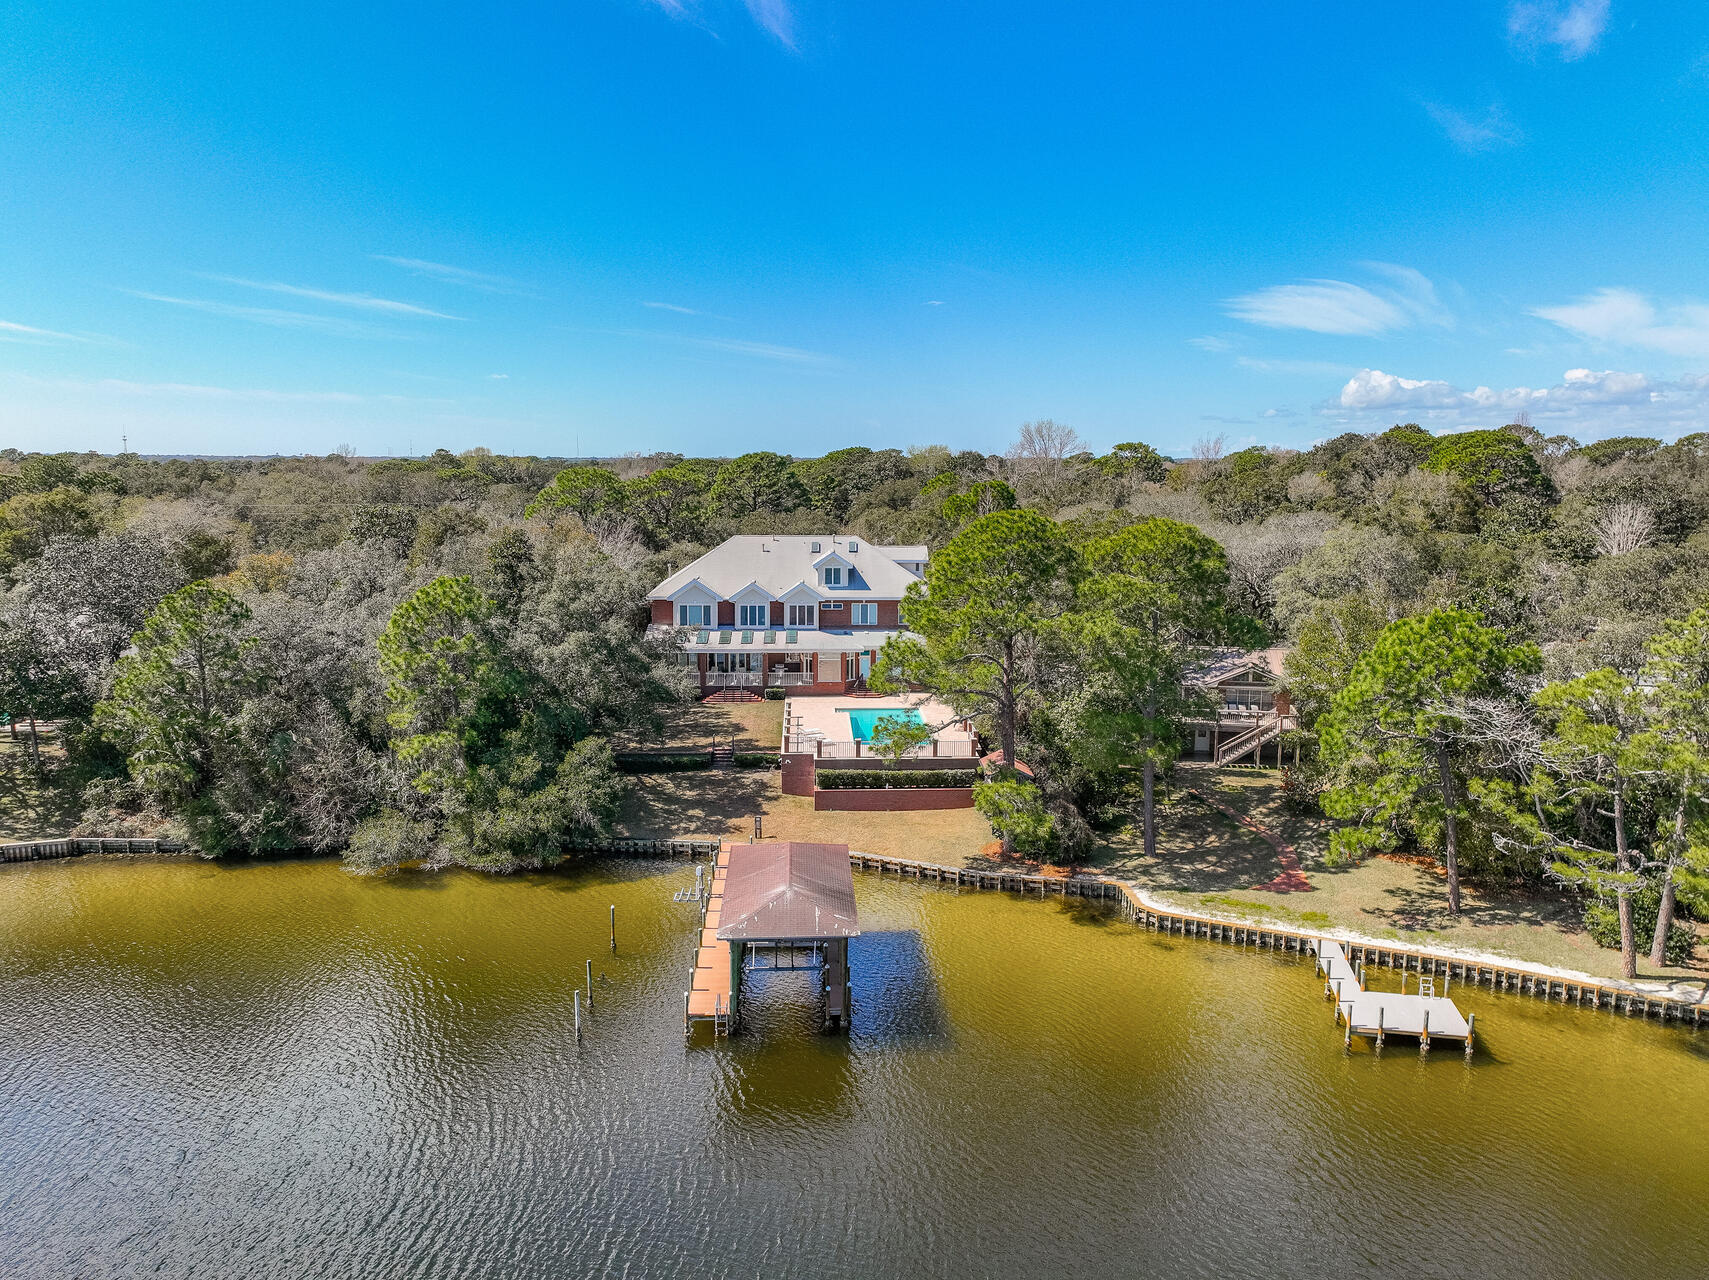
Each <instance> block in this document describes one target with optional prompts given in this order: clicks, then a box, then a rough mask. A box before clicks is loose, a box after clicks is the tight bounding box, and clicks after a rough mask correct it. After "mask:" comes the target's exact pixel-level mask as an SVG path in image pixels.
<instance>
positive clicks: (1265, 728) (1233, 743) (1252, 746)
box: [1216, 711, 1291, 765]
mask: <svg viewBox="0 0 1709 1280" xmlns="http://www.w3.org/2000/svg"><path fill="white" fill-rule="evenodd" d="M1290 719H1291V717H1290ZM1287 727H1288V726H1286V725H1284V724H1283V723H1282V718H1281V717H1280V716H1278V715H1277V714H1276V713H1275V712H1274V711H1272V712H1270V713H1269V714H1268V715H1266V716H1265V717H1264V718H1263V719H1262V720H1260V721H1259V722H1258V723H1257V724H1256V725H1254V726H1253V727H1252V728H1250V729H1248V730H1247V731H1246V732H1245V733H1241V734H1237V735H1235V736H1234V737H1232V738H1230V739H1229V740H1228V741H1227V742H1225V743H1223V744H1222V745H1221V746H1220V747H1218V748H1217V749H1216V762H1217V763H1218V764H1219V765H1222V764H1232V763H1233V762H1234V761H1236V760H1238V759H1240V757H1241V756H1243V755H1246V754H1247V753H1248V752H1256V751H1257V750H1258V749H1259V748H1260V747H1263V746H1265V745H1267V744H1268V743H1271V742H1274V741H1275V740H1276V738H1277V736H1278V735H1279V734H1280V733H1281V732H1282V730H1283V729H1284V728H1287ZM1253 759H1257V756H1256V755H1254V756H1253Z"/></svg>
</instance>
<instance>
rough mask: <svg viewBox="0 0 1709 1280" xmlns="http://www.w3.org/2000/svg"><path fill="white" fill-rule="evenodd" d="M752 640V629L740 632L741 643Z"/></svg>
mask: <svg viewBox="0 0 1709 1280" xmlns="http://www.w3.org/2000/svg"><path fill="white" fill-rule="evenodd" d="M753 642H754V633H753V632H752V631H744V632H742V643H743V644H752V643H753Z"/></svg>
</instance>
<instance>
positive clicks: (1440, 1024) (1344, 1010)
mask: <svg viewBox="0 0 1709 1280" xmlns="http://www.w3.org/2000/svg"><path fill="white" fill-rule="evenodd" d="M1317 972H1318V974H1319V976H1321V977H1322V978H1323V980H1324V982H1323V993H1324V995H1325V996H1327V997H1331V998H1333V999H1334V1001H1335V1020H1336V1022H1338V1023H1339V1022H1342V1021H1343V1020H1345V1022H1346V1024H1347V1043H1348V1044H1351V1043H1352V1042H1353V1037H1354V1036H1356V1035H1357V1036H1368V1037H1370V1038H1371V1039H1372V1040H1374V1041H1375V1042H1376V1043H1377V1045H1378V1046H1381V1045H1382V1043H1383V1041H1384V1039H1386V1038H1387V1037H1388V1036H1391V1035H1396V1036H1411V1037H1414V1038H1416V1039H1417V1040H1418V1045H1419V1048H1420V1049H1424V1050H1428V1049H1429V1048H1430V1041H1431V1040H1432V1039H1437V1040H1457V1041H1459V1042H1460V1043H1462V1044H1463V1045H1464V1046H1465V1049H1466V1056H1467V1057H1468V1058H1469V1057H1471V1054H1472V1029H1473V1025H1474V1024H1475V1023H1476V1021H1477V1015H1476V1014H1473V1015H1472V1017H1471V1018H1470V1019H1469V1020H1468V1019H1467V1018H1466V1016H1465V1015H1464V1014H1462V1013H1461V1012H1460V1010H1459V1008H1458V1007H1457V1006H1456V1005H1455V1004H1454V1002H1453V1001H1452V1000H1450V999H1448V994H1447V993H1448V985H1449V983H1451V982H1452V981H1453V979H1452V978H1451V977H1444V978H1443V980H1442V994H1441V995H1437V994H1436V981H1435V978H1434V977H1433V976H1432V977H1426V976H1424V975H1420V976H1419V979H1418V985H1419V992H1418V994H1417V995H1409V994H1407V992H1406V991H1405V986H1406V979H1407V975H1406V974H1404V973H1403V974H1402V975H1401V986H1402V990H1400V991H1398V992H1396V991H1367V990H1365V983H1364V977H1363V974H1362V972H1361V971H1360V970H1359V969H1356V968H1354V966H1353V963H1352V962H1351V961H1350V960H1348V959H1347V953H1346V952H1344V951H1343V950H1342V949H1341V944H1340V943H1339V942H1333V941H1331V940H1330V939H1328V938H1324V939H1321V940H1319V942H1318V944H1317Z"/></svg>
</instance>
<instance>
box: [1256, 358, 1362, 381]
mask: <svg viewBox="0 0 1709 1280" xmlns="http://www.w3.org/2000/svg"><path fill="white" fill-rule="evenodd" d="M1234 363H1235V364H1237V365H1239V366H1240V367H1241V368H1242V369H1250V370H1252V372H1253V373H1283V374H1294V375H1299V376H1305V377H1324V376H1328V377H1331V378H1338V377H1340V376H1341V375H1342V374H1344V373H1347V372H1348V366H1347V365H1344V364H1336V363H1334V362H1333V361H1329V360H1271V359H1266V358H1264V357H1262V356H1236V357H1235V360H1234Z"/></svg>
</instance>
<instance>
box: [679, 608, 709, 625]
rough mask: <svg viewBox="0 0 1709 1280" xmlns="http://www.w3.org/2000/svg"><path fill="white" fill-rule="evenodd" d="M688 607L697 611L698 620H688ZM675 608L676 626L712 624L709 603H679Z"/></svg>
mask: <svg viewBox="0 0 1709 1280" xmlns="http://www.w3.org/2000/svg"><path fill="white" fill-rule="evenodd" d="M690 609H694V610H696V611H698V612H699V614H700V620H699V621H697V622H691V621H689V619H688V616H687V615H688V611H689V610H690ZM676 610H677V612H676V616H677V626H679V627H710V626H711V625H712V606H711V605H709V604H679V605H678V606H677V607H676Z"/></svg>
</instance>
